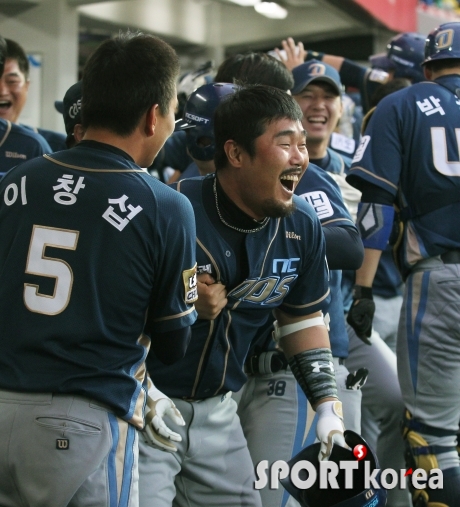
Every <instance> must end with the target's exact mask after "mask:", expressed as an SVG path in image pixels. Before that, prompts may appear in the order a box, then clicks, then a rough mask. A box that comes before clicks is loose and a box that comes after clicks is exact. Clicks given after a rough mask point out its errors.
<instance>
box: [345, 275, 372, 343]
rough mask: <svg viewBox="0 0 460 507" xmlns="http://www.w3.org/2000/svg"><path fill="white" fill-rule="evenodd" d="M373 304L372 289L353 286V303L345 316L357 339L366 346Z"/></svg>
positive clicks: (369, 333)
mask: <svg viewBox="0 0 460 507" xmlns="http://www.w3.org/2000/svg"><path fill="white" fill-rule="evenodd" d="M374 312H375V303H374V301H373V298H372V288H371V287H362V286H361V285H355V286H354V287H353V303H352V304H351V308H350V310H349V312H348V315H347V322H348V324H350V326H351V327H352V328H353V329H354V331H355V333H356V335H357V336H358V338H360V339H361V340H362V341H363V342H364V343H366V344H367V345H372V343H371V341H370V340H369V338H370V336H371V334H372V319H373V318H374Z"/></svg>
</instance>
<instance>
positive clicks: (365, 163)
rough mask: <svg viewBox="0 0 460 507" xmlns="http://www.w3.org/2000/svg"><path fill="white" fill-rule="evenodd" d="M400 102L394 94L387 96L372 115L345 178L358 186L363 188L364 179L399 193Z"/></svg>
mask: <svg viewBox="0 0 460 507" xmlns="http://www.w3.org/2000/svg"><path fill="white" fill-rule="evenodd" d="M400 102H401V101H400V100H398V101H396V102H395V101H394V97H392V96H391V95H390V96H388V97H385V98H384V99H383V100H382V101H381V103H380V104H379V105H378V106H377V108H376V110H375V112H374V114H373V115H372V118H371V120H370V122H369V125H368V126H367V128H366V131H365V133H364V136H363V138H362V140H361V144H360V145H359V147H358V149H357V150H356V154H355V156H354V158H353V162H352V166H351V168H350V170H349V173H348V176H347V178H346V180H347V182H348V183H350V184H351V185H352V186H354V187H355V188H358V189H360V180H364V181H368V182H369V183H372V184H373V185H376V186H378V187H381V188H383V189H384V190H386V191H388V192H390V193H391V194H392V195H393V196H395V195H396V193H397V190H398V182H399V179H400V174H401V166H402V161H403V156H402V150H403V143H401V141H400V134H399V129H398V125H399V123H400V122H399V114H403V113H401V112H399V113H398V109H400V108H401V107H402V104H401V103H400ZM390 125H391V126H392V127H389V126H390Z"/></svg>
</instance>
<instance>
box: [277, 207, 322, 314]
mask: <svg viewBox="0 0 460 507" xmlns="http://www.w3.org/2000/svg"><path fill="white" fill-rule="evenodd" d="M307 206H308V205H307ZM299 207H300V206H299ZM303 210H305V211H306V212H304V211H303ZM302 213H303V214H304V215H307V217H308V219H307V220H306V226H305V229H304V234H305V238H308V242H307V251H306V252H305V254H304V256H303V258H302V270H301V271H300V273H299V277H298V278H297V280H296V283H295V285H294V287H293V288H292V290H291V291H290V292H289V293H288V295H287V296H286V297H285V298H284V300H283V304H282V305H281V306H280V309H281V310H282V311H284V312H286V313H289V314H291V315H295V316H301V315H305V316H307V315H310V314H312V313H315V312H317V311H320V310H321V311H322V312H323V313H326V311H327V308H328V306H329V302H330V291H329V269H328V266H327V261H326V243H325V240H324V235H323V231H322V227H321V223H320V221H319V219H318V218H317V216H316V214H315V213H314V211H313V210H311V209H310V210H308V208H307V209H305V207H303V209H302Z"/></svg>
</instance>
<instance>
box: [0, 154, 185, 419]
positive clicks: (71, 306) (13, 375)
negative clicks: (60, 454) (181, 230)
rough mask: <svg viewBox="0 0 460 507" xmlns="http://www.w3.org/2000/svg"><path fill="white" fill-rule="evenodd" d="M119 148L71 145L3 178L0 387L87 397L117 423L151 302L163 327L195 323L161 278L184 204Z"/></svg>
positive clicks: (175, 258) (128, 406)
mask: <svg viewBox="0 0 460 507" xmlns="http://www.w3.org/2000/svg"><path fill="white" fill-rule="evenodd" d="M103 146H106V145H103ZM117 151H118V150H116V149H115V148H114V149H113V150H112V149H105V150H101V149H94V148H93V147H92V146H91V144H86V145H85V146H78V147H76V148H74V149H72V150H67V151H63V152H60V153H59V154H55V155H50V156H45V157H43V158H39V159H36V160H34V161H31V162H28V163H25V164H23V165H21V166H19V167H16V168H14V169H13V170H12V171H10V172H9V173H8V174H7V175H6V176H5V177H4V179H3V180H2V182H1V183H0V196H1V200H0V234H1V237H2V242H1V244H0V387H1V388H4V389H11V390H18V391H35V392H37V391H38V392H70V393H77V394H84V395H87V396H89V397H94V398H96V399H99V400H101V401H104V402H105V403H108V404H113V405H115V406H116V408H117V409H118V412H120V413H121V415H122V416H124V415H126V414H128V413H129V412H130V411H131V412H132V410H133V409H134V406H132V402H133V400H134V399H135V397H136V396H137V395H138V394H139V391H140V384H139V382H138V380H137V379H136V374H137V373H142V372H140V370H141V369H142V368H143V365H142V362H143V359H144V357H145V354H146V352H147V347H148V344H149V339H148V338H147V337H145V336H144V335H143V329H144V324H145V319H146V314H147V309H148V307H149V303H150V305H153V306H154V307H155V311H154V314H155V317H158V318H160V319H161V318H162V317H164V318H165V320H166V321H168V318H169V319H170V322H171V321H174V318H177V316H178V314H182V313H183V314H184V317H181V318H183V319H187V318H188V319H190V318H191V317H193V306H192V309H191V310H190V308H189V306H188V305H187V304H186V303H185V301H184V300H185V297H184V288H183V287H174V286H172V287H171V286H170V281H171V277H169V278H168V276H167V275H168V273H167V272H164V271H165V270H166V269H165V268H167V267H168V265H170V266H171V269H174V268H176V269H181V266H182V262H181V256H183V255H184V254H183V251H184V250H187V249H185V248H181V250H182V252H176V253H173V254H171V252H169V253H168V254H167V255H168V256H170V257H171V261H168V260H166V261H165V260H164V258H165V255H166V254H165V252H164V250H165V245H168V244H170V241H171V238H170V237H168V235H172V234H174V231H175V230H177V229H174V227H171V224H172V223H173V221H179V223H181V222H182V223H183V224H185V225H184V227H186V225H187V223H188V222H187V220H190V223H191V224H192V227H193V228H194V225H193V212H192V210H191V206H190V204H189V202H188V201H187V199H186V198H185V197H183V196H181V195H180V194H178V193H177V192H174V191H173V190H172V189H170V188H168V187H166V186H165V185H163V184H162V183H160V182H158V181H157V180H155V179H154V178H152V177H151V176H149V175H148V174H147V173H146V172H144V171H143V170H142V169H140V168H139V167H138V166H137V165H136V164H135V163H134V162H131V161H130V160H128V159H127V158H125V157H123V156H120V155H119V154H117ZM160 210H161V212H160ZM188 217H189V218H188ZM174 241H175V240H174ZM177 241H178V242H179V243H178V244H179V245H181V243H180V239H178V240H177ZM192 241H193V238H191V239H190V242H192ZM189 251H190V250H189ZM169 262H170V264H169ZM175 262H176V264H174V263H175ZM191 262H192V261H191ZM193 262H194V260H193ZM177 266H179V267H177ZM192 266H193V264H192V263H191V265H190V267H192ZM160 268H161V269H160ZM160 271H161V272H160ZM172 291H176V292H177V293H178V296H177V299H174V298H172V297H171V298H169V297H168V298H167V299H168V302H167V303H165V302H164V294H165V293H168V294H170V293H172ZM162 298H163V300H162ZM173 299H174V300H173ZM160 301H162V303H163V304H162V305H160V304H155V303H157V302H158V303H159V302H160ZM169 301H170V302H169ZM178 301H179V303H178ZM185 315H188V317H186V316H185ZM193 320H194V319H192V320H191V322H193ZM191 322H188V323H184V324H183V325H188V324H190V323H191ZM169 325H170V324H169ZM9 358H14V361H13V360H12V359H11V360H10V359H9ZM137 370H139V372H138V371H137ZM139 378H140V379H142V378H143V377H142V375H140V376H139ZM126 418H128V419H129V417H126Z"/></svg>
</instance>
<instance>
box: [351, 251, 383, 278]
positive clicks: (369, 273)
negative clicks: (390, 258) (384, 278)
mask: <svg viewBox="0 0 460 507" xmlns="http://www.w3.org/2000/svg"><path fill="white" fill-rule="evenodd" d="M381 255H382V251H381V250H374V249H373V248H365V249H364V261H363V264H362V266H361V267H360V268H359V269H358V270H357V271H356V278H355V284H356V285H362V286H363V287H372V284H373V283H374V278H375V273H376V272H377V267H378V265H379V261H380V257H381Z"/></svg>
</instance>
